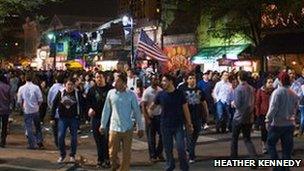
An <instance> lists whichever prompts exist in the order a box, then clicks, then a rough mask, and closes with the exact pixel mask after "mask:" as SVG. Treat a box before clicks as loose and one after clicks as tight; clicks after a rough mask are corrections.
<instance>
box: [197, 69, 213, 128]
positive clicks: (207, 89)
mask: <svg viewBox="0 0 304 171" xmlns="http://www.w3.org/2000/svg"><path fill="white" fill-rule="evenodd" d="M210 73H211V71H207V72H205V73H204V75H203V79H202V80H200V81H198V83H197V87H198V88H199V89H200V90H201V91H203V92H204V94H205V96H206V102H207V105H208V110H209V113H210V114H211V115H212V116H214V117H215V105H214V100H213V98H212V89H213V87H212V82H211V81H210V80H209V75H210ZM207 122H208V118H207V117H205V118H203V126H204V129H207V128H209V126H208V125H207Z"/></svg>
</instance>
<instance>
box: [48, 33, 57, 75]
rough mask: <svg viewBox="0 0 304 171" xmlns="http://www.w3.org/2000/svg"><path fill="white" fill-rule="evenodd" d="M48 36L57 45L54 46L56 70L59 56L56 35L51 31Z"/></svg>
mask: <svg viewBox="0 0 304 171" xmlns="http://www.w3.org/2000/svg"><path fill="white" fill-rule="evenodd" d="M47 37H48V38H49V39H50V40H51V42H52V43H53V44H54V45H55V46H54V61H53V65H54V70H56V56H57V44H56V35H55V34H54V33H49V34H48V35H47Z"/></svg>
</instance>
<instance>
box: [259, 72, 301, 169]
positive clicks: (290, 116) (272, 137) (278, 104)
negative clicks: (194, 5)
mask: <svg viewBox="0 0 304 171" xmlns="http://www.w3.org/2000/svg"><path fill="white" fill-rule="evenodd" d="M278 78H279V80H280V82H281V83H282V86H281V87H278V88H277V89H276V90H275V91H274V92H273V93H272V96H271V100H270V104H269V109H268V112H267V115H266V119H265V122H266V129H267V130H268V138H267V144H268V151H269V154H270V157H271V159H273V160H276V159H279V156H278V153H277V149H276V145H277V142H278V141H279V140H281V144H282V159H285V160H288V159H291V153H292V151H293V131H294V129H295V114H296V112H297V109H298V103H299V98H298V96H297V95H296V94H295V93H294V92H293V91H292V90H291V89H290V88H289V86H290V78H289V75H288V74H287V73H286V72H282V73H280V74H279V76H278ZM276 169H279V168H275V169H274V170H276ZM282 170H288V169H287V168H283V169H282Z"/></svg>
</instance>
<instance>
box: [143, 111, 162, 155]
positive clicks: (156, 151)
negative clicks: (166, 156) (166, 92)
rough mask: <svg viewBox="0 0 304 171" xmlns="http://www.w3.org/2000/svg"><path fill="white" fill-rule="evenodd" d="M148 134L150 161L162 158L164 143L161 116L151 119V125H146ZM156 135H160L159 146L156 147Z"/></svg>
mask: <svg viewBox="0 0 304 171" xmlns="http://www.w3.org/2000/svg"><path fill="white" fill-rule="evenodd" d="M146 133H147V139H148V146H149V156H150V159H152V158H154V159H155V158H157V157H160V156H162V153H163V142H162V134H161V130H160V116H154V117H153V118H151V123H150V124H149V125H146ZM156 134H158V144H157V145H156Z"/></svg>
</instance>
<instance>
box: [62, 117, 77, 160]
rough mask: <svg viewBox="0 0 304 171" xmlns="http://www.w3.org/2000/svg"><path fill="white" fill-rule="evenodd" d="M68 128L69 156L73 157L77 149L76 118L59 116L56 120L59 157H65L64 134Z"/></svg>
mask: <svg viewBox="0 0 304 171" xmlns="http://www.w3.org/2000/svg"><path fill="white" fill-rule="evenodd" d="M67 128H69V130H70V134H71V153H70V156H71V157H75V155H76V150H77V128H78V119H77V118H64V117H61V118H59V121H58V145H59V150H60V155H61V157H63V158H65V157H66V150H65V136H66V130H67Z"/></svg>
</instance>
